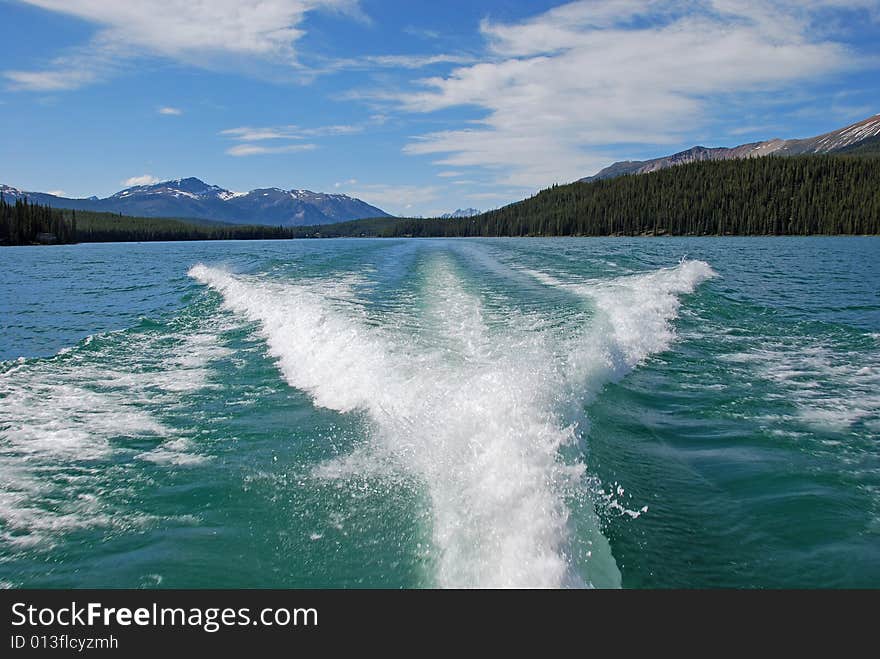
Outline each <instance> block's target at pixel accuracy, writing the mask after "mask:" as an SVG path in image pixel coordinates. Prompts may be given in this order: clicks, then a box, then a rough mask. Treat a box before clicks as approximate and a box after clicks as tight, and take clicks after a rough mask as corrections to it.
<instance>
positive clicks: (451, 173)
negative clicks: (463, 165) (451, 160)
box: [437, 170, 463, 178]
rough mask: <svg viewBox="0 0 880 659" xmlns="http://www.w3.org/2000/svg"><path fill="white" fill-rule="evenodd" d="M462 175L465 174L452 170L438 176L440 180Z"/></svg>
mask: <svg viewBox="0 0 880 659" xmlns="http://www.w3.org/2000/svg"><path fill="white" fill-rule="evenodd" d="M462 174H463V172H456V171H452V170H449V171H445V172H437V176H439V177H440V178H455V177H456V176H461V175H462Z"/></svg>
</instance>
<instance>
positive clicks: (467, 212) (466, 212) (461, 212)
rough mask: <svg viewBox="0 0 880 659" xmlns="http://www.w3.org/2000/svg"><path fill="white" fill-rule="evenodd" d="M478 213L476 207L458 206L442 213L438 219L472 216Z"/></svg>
mask: <svg viewBox="0 0 880 659" xmlns="http://www.w3.org/2000/svg"><path fill="white" fill-rule="evenodd" d="M479 214H480V211H479V210H477V209H476V208H458V209H456V210H454V211H452V212H451V213H443V215H441V216H440V219H442V220H451V219H454V218H457V217H474V216H475V215H479Z"/></svg>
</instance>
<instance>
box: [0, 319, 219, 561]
mask: <svg viewBox="0 0 880 659" xmlns="http://www.w3.org/2000/svg"><path fill="white" fill-rule="evenodd" d="M206 330H207V328H204V327H203V328H202V331H198V330H197V331H189V332H187V331H184V332H181V333H178V334H168V333H166V332H161V333H144V334H140V333H137V334H133V335H131V336H127V335H126V334H125V333H124V332H114V333H111V334H107V335H104V336H103V337H101V338H100V341H101V342H102V345H101V346H100V347H99V348H95V341H96V339H95V338H94V337H89V338H88V339H86V340H85V341H84V342H83V343H82V344H81V345H80V346H78V347H76V348H71V349H65V350H62V351H60V352H59V354H58V355H57V356H56V357H54V358H52V359H45V360H32V361H28V360H17V361H16V362H14V363H12V365H11V366H10V365H7V368H6V369H5V370H4V371H2V372H0V400H2V406H0V479H2V483H3V485H2V491H0V522H2V524H0V528H2V531H0V540H2V541H4V542H5V543H7V544H9V545H10V546H13V547H15V548H18V549H29V548H39V549H46V548H49V547H51V546H52V544H53V543H54V542H55V541H57V540H58V539H59V538H60V537H61V535H62V534H64V533H67V532H70V531H74V530H77V529H82V528H86V527H119V526H120V525H125V524H127V525H131V524H136V523H138V522H137V520H138V519H141V518H143V520H146V519H148V516H139V515H138V514H137V513H135V514H131V513H130V512H127V513H126V515H125V518H124V519H121V518H117V516H116V515H114V513H113V510H112V507H111V506H110V504H109V503H108V502H107V501H106V500H105V499H106V497H105V496H104V494H103V487H102V486H101V477H102V474H103V473H104V469H103V468H102V467H101V465H107V464H108V461H113V460H114V459H116V458H117V457H118V456H119V455H120V454H130V455H131V456H132V457H135V458H137V459H139V460H144V461H147V462H152V463H155V464H164V465H172V466H192V465H197V464H199V463H200V462H202V461H204V460H205V457H204V456H202V455H201V454H200V452H199V451H198V447H197V445H196V444H195V443H194V442H193V441H192V440H191V439H189V438H187V437H182V436H179V435H178V433H177V432H175V431H174V430H173V429H171V428H170V427H169V426H168V425H167V424H165V423H163V421H162V419H161V418H160V415H159V411H160V410H163V409H168V408H171V407H173V406H175V405H179V404H180V393H181V392H194V391H197V390H199V389H203V388H206V387H209V386H211V383H210V381H209V375H210V369H209V368H208V365H209V363H210V362H211V361H213V360H216V359H218V358H221V357H223V356H225V355H226V354H228V350H227V349H226V348H224V347H222V346H220V345H219V344H218V342H217V332H216V331H206ZM135 439H138V440H150V441H153V442H155V447H154V448H152V449H151V450H147V451H143V450H141V451H140V452H138V453H136V454H135V452H134V451H133V450H132V449H129V448H128V447H127V446H128V443H129V442H131V440H135ZM136 464H137V463H136V462H125V463H124V465H125V466H124V467H121V468H125V469H135V467H134V466H133V465H136ZM86 493H89V494H86ZM144 523H145V522H144Z"/></svg>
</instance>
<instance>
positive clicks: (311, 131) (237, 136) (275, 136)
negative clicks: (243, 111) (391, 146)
mask: <svg viewBox="0 0 880 659" xmlns="http://www.w3.org/2000/svg"><path fill="white" fill-rule="evenodd" d="M363 130H364V127H363V126H360V125H358V126H351V125H345V124H341V125H333V126H318V127H316V128H300V127H299V126H293V125H291V126H264V127H254V126H239V127H238V128H227V129H226V130H221V131H220V134H221V135H225V136H226V137H229V138H230V139H233V140H239V141H242V142H258V141H261V140H302V139H306V138H312V137H326V136H332V135H351V134H353V133H360V132H362V131H363Z"/></svg>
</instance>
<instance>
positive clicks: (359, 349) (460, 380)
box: [189, 261, 712, 587]
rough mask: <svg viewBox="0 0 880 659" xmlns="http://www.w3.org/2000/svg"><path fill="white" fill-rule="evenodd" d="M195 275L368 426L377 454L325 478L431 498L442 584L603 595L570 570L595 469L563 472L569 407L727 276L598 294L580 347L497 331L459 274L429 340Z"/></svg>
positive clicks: (287, 372)
mask: <svg viewBox="0 0 880 659" xmlns="http://www.w3.org/2000/svg"><path fill="white" fill-rule="evenodd" d="M189 274H190V276H192V277H194V278H195V279H197V280H198V281H200V282H202V283H204V284H206V285H208V286H210V287H211V288H213V289H215V290H216V291H218V292H220V293H221V294H222V296H223V299H224V302H225V305H226V306H227V307H228V308H229V309H231V310H233V311H235V312H237V313H240V314H243V315H244V316H246V317H247V318H248V319H250V320H252V321H257V322H258V323H259V324H260V327H261V331H262V334H263V336H264V337H265V339H266V341H267V344H268V348H269V351H270V353H271V354H272V355H273V356H274V357H275V358H276V359H277V361H278V366H279V368H280V370H281V372H282V374H283V375H284V377H285V379H286V380H287V381H288V382H289V383H290V384H291V385H292V386H294V387H296V388H299V389H301V390H303V391H306V392H308V394H309V395H310V396H311V398H312V400H313V401H314V403H315V404H316V405H318V406H322V407H327V408H330V409H334V410H337V411H339V412H352V411H360V412H363V413H365V414H366V416H367V419H368V422H369V425H370V427H371V429H372V433H371V444H372V446H371V449H372V450H371V452H369V453H362V454H358V455H357V456H356V458H354V459H350V460H337V461H333V462H332V463H331V464H330V465H325V466H324V467H322V468H321V469H319V470H317V471H316V473H317V474H318V475H321V476H338V475H340V474H350V473H351V472H352V471H359V472H364V471H367V472H369V471H370V470H374V471H375V468H374V467H366V466H365V465H364V461H365V460H366V461H367V462H369V457H368V456H369V455H373V456H377V460H378V462H379V463H381V464H382V465H387V464H388V463H389V462H390V463H393V464H394V465H396V466H397V467H399V468H400V469H403V470H405V471H406V472H408V473H410V474H412V475H414V476H416V477H417V478H418V479H419V480H420V482H421V483H423V486H424V488H425V490H426V494H427V496H428V498H429V500H430V504H431V512H432V529H431V533H432V536H433V545H434V552H433V554H434V555H435V556H436V575H435V578H436V583H437V584H438V585H440V586H453V587H454V586H458V587H474V586H485V587H510V586H518V587H558V586H565V585H589V584H584V583H583V581H582V580H581V574H579V573H578V572H576V571H574V570H573V569H572V565H571V562H570V560H569V555H568V554H569V552H570V551H572V547H571V540H572V539H571V538H570V537H569V518H570V515H571V512H570V510H569V508H568V507H567V505H566V501H567V499H568V498H569V497H571V496H572V495H573V493H574V492H575V490H576V488H577V486H578V485H579V484H581V481H582V477H583V473H584V466H583V465H579V464H569V463H566V462H565V461H564V460H563V459H561V457H560V449H561V448H562V447H563V446H565V445H567V444H570V443H571V442H572V441H574V439H575V436H576V428H575V427H574V426H573V425H571V424H570V423H569V422H567V421H566V416H565V412H566V408H567V407H568V405H569V404H571V403H572V398H573V397H574V398H583V397H585V396H589V395H590V394H591V393H592V392H595V391H596V390H597V389H598V387H600V386H601V385H602V383H603V382H605V381H607V378H608V377H616V376H620V375H622V374H623V373H624V372H625V371H626V370H627V369H631V368H633V367H634V366H635V365H637V364H638V363H639V362H640V361H641V360H642V359H644V358H645V357H646V356H647V355H648V354H650V353H651V352H654V351H657V350H661V349H665V348H666V347H668V345H669V343H670V341H671V340H672V337H673V332H672V329H671V327H670V326H669V324H668V323H669V320H670V319H671V318H672V317H674V315H675V313H676V312H677V309H678V300H677V297H676V296H677V295H678V294H680V293H684V292H689V291H692V290H693V289H694V287H695V286H696V285H697V283H699V281H701V280H702V279H705V278H706V277H708V276H711V274H712V273H711V269H710V268H709V267H708V266H707V265H706V264H704V263H699V262H688V263H685V264H682V265H681V266H679V267H678V268H673V269H670V270H666V271H661V272H659V273H652V274H650V275H643V276H641V277H638V278H637V277H630V278H624V279H621V280H615V281H614V282H610V283H609V282H606V283H604V284H602V285H601V286H595V287H587V288H584V289H583V291H584V292H585V294H588V295H589V296H590V297H591V298H592V299H597V300H599V306H600V307H601V309H602V312H603V315H602V319H603V320H602V325H601V327H591V328H588V329H587V330H585V331H582V332H576V333H575V336H574V338H570V337H569V339H568V340H567V341H566V342H565V343H564V345H561V344H560V342H561V341H562V340H563V339H562V338H561V337H560V336H559V335H558V334H556V333H554V332H552V331H550V330H549V329H548V330H543V331H539V330H537V329H536V328H537V327H539V326H540V323H535V322H534V319H531V318H528V317H525V316H521V315H518V314H516V313H514V312H510V313H509V314H508V315H507V316H506V317H504V318H503V319H502V320H503V322H496V323H492V322H489V320H488V319H487V312H486V311H485V309H484V308H483V306H482V304H481V303H480V300H479V298H478V297H476V296H475V295H473V294H471V293H468V292H467V291H465V290H464V288H463V285H462V283H461V280H460V278H459V277H457V276H456V275H455V273H454V270H453V268H452V267H451V266H450V265H449V264H448V263H446V262H444V261H438V262H436V263H435V265H434V268H433V270H432V271H431V272H430V273H429V276H427V277H426V281H427V282H428V285H427V289H426V290H425V291H424V296H425V298H426V300H425V301H426V303H427V304H426V307H427V308H426V309H425V311H424V312H423V314H424V317H422V318H419V319H417V321H418V322H420V323H421V324H422V330H424V331H422V332H416V333H415V335H414V334H413V331H412V330H413V328H412V326H411V325H412V323H413V322H416V321H412V320H411V321H410V324H409V325H408V326H407V327H403V328H400V330H399V331H398V329H397V328H395V327H394V326H388V325H382V324H378V323H375V322H372V321H370V319H368V318H367V315H366V311H365V310H364V309H363V308H362V307H360V306H358V305H356V304H351V303H350V302H347V301H348V300H351V299H354V298H353V296H352V295H351V292H350V290H345V289H346V287H345V286H344V285H341V284H338V283H336V284H333V283H329V282H317V283H299V284H294V283H290V282H277V281H269V280H267V279H266V278H261V277H254V276H243V275H234V274H231V273H229V272H227V271H224V270H222V269H217V268H211V267H208V266H205V265H203V264H199V265H196V266H195V267H193V268H192V269H191V270H190V273H189ZM546 281H547V282H548V283H551V284H555V282H550V280H549V279H547V280H546ZM574 290H582V289H581V288H575V289H574ZM570 334H571V333H570V332H569V335H570ZM637 512H638V511H637ZM639 514H641V513H640V512H639ZM593 528H594V529H597V528H598V523H597V522H596V521H595V519H594V520H593ZM595 533H596V536H598V531H597V530H596V531H595ZM598 537H599V538H600V536H598ZM597 539H598V538H597ZM591 552H592V554H591V555H590V558H589V561H590V563H589V566H588V567H587V572H588V574H587V579H588V582H589V581H592V582H593V584H594V585H615V584H616V585H619V581H620V574H619V572H618V571H617V568H616V566H614V562H613V558H612V557H611V556H610V551H609V550H608V547H607V543H604V542H602V541H601V540H600V541H599V542H596V543H594V545H593V546H592V549H591ZM590 566H595V568H594V569H593V568H591V567H590Z"/></svg>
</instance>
